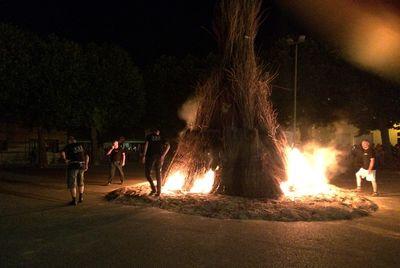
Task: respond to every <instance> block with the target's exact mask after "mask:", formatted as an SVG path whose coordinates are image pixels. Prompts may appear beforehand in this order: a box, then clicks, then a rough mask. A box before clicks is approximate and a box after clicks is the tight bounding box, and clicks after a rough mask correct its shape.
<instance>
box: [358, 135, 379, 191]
mask: <svg viewBox="0 0 400 268" xmlns="http://www.w3.org/2000/svg"><path fill="white" fill-rule="evenodd" d="M360 153H361V156H360V157H361V160H362V162H361V163H360V169H359V170H358V171H357V173H356V180H357V191H361V180H362V179H363V178H365V179H366V180H367V181H370V182H371V184H372V188H373V191H374V192H373V196H377V195H378V186H377V184H376V170H375V151H374V149H373V148H372V147H371V145H370V143H369V141H368V140H363V141H362V142H361V150H360Z"/></svg>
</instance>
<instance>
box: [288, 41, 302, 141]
mask: <svg viewBox="0 0 400 268" xmlns="http://www.w3.org/2000/svg"><path fill="white" fill-rule="evenodd" d="M305 40H306V36H305V35H300V36H299V37H298V38H297V39H296V40H294V39H293V38H288V39H287V42H288V44H289V45H290V46H292V45H294V87H293V98H294V101H293V147H294V146H295V145H296V123H297V122H296V121H297V53H298V45H299V44H300V43H303V42H304V41H305Z"/></svg>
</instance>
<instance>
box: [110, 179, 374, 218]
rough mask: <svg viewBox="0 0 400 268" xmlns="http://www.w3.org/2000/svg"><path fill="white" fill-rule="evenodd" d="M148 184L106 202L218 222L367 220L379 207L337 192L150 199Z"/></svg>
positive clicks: (118, 192) (125, 189) (122, 191)
mask: <svg viewBox="0 0 400 268" xmlns="http://www.w3.org/2000/svg"><path fill="white" fill-rule="evenodd" d="M149 192H150V189H149V187H148V186H147V184H143V183H142V184H137V185H135V186H130V187H122V188H119V189H116V190H114V191H112V192H110V193H108V194H107V195H106V198H107V200H109V201H114V202H121V203H124V204H129V205H134V206H152V207H159V208H161V209H166V210H170V211H174V212H178V213H185V214H192V215H200V216H204V217H212V218H219V219H256V220H269V221H329V220H343V219H353V218H357V217H362V216H368V215H370V214H371V213H372V212H374V211H376V210H377V209H378V206H377V205H376V204H375V203H374V202H372V201H370V200H369V199H367V198H366V197H364V196H361V195H359V194H357V193H355V192H352V191H349V190H343V189H339V188H336V191H335V194H332V195H329V196H327V195H320V196H312V197H311V196H310V197H302V198H301V199H295V200H289V199H285V198H283V199H281V200H269V199H249V198H243V197H234V196H226V195H220V194H209V195H204V194H182V193H181V194H168V193H167V194H163V195H161V197H160V198H157V197H153V196H148V193H149Z"/></svg>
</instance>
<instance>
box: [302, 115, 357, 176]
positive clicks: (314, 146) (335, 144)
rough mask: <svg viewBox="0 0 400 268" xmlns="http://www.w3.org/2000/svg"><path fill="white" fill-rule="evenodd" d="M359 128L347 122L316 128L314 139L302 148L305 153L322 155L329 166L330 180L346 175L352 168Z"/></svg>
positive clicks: (341, 121) (313, 134) (337, 122)
mask: <svg viewBox="0 0 400 268" xmlns="http://www.w3.org/2000/svg"><path fill="white" fill-rule="evenodd" d="M357 134H358V128H356V127H355V126H353V125H351V124H349V123H348V122H347V121H346V120H340V121H336V122H333V123H331V124H328V125H327V126H325V127H319V128H314V129H313V132H312V138H313V139H311V140H310V141H309V142H307V143H306V144H304V145H303V146H302V147H301V150H302V152H303V153H306V154H308V155H315V154H316V153H317V152H319V153H320V154H322V155H323V156H324V158H325V161H326V162H327V163H329V164H328V165H327V175H328V178H330V179H332V178H334V177H335V176H338V175H341V174H344V173H346V172H347V171H349V170H350V169H351V168H352V156H351V148H352V145H353V144H354V136H356V135H357Z"/></svg>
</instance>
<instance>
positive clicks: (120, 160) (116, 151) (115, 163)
mask: <svg viewBox="0 0 400 268" xmlns="http://www.w3.org/2000/svg"><path fill="white" fill-rule="evenodd" d="M106 155H107V156H109V157H110V177H109V178H108V183H107V185H110V184H111V182H112V179H113V178H114V176H115V169H118V172H119V175H120V180H121V184H123V183H124V180H125V174H124V171H123V167H124V166H125V160H126V156H125V151H124V149H123V148H122V146H120V144H119V143H118V141H114V142H113V144H112V145H111V148H110V150H108V152H107V154H106Z"/></svg>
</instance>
